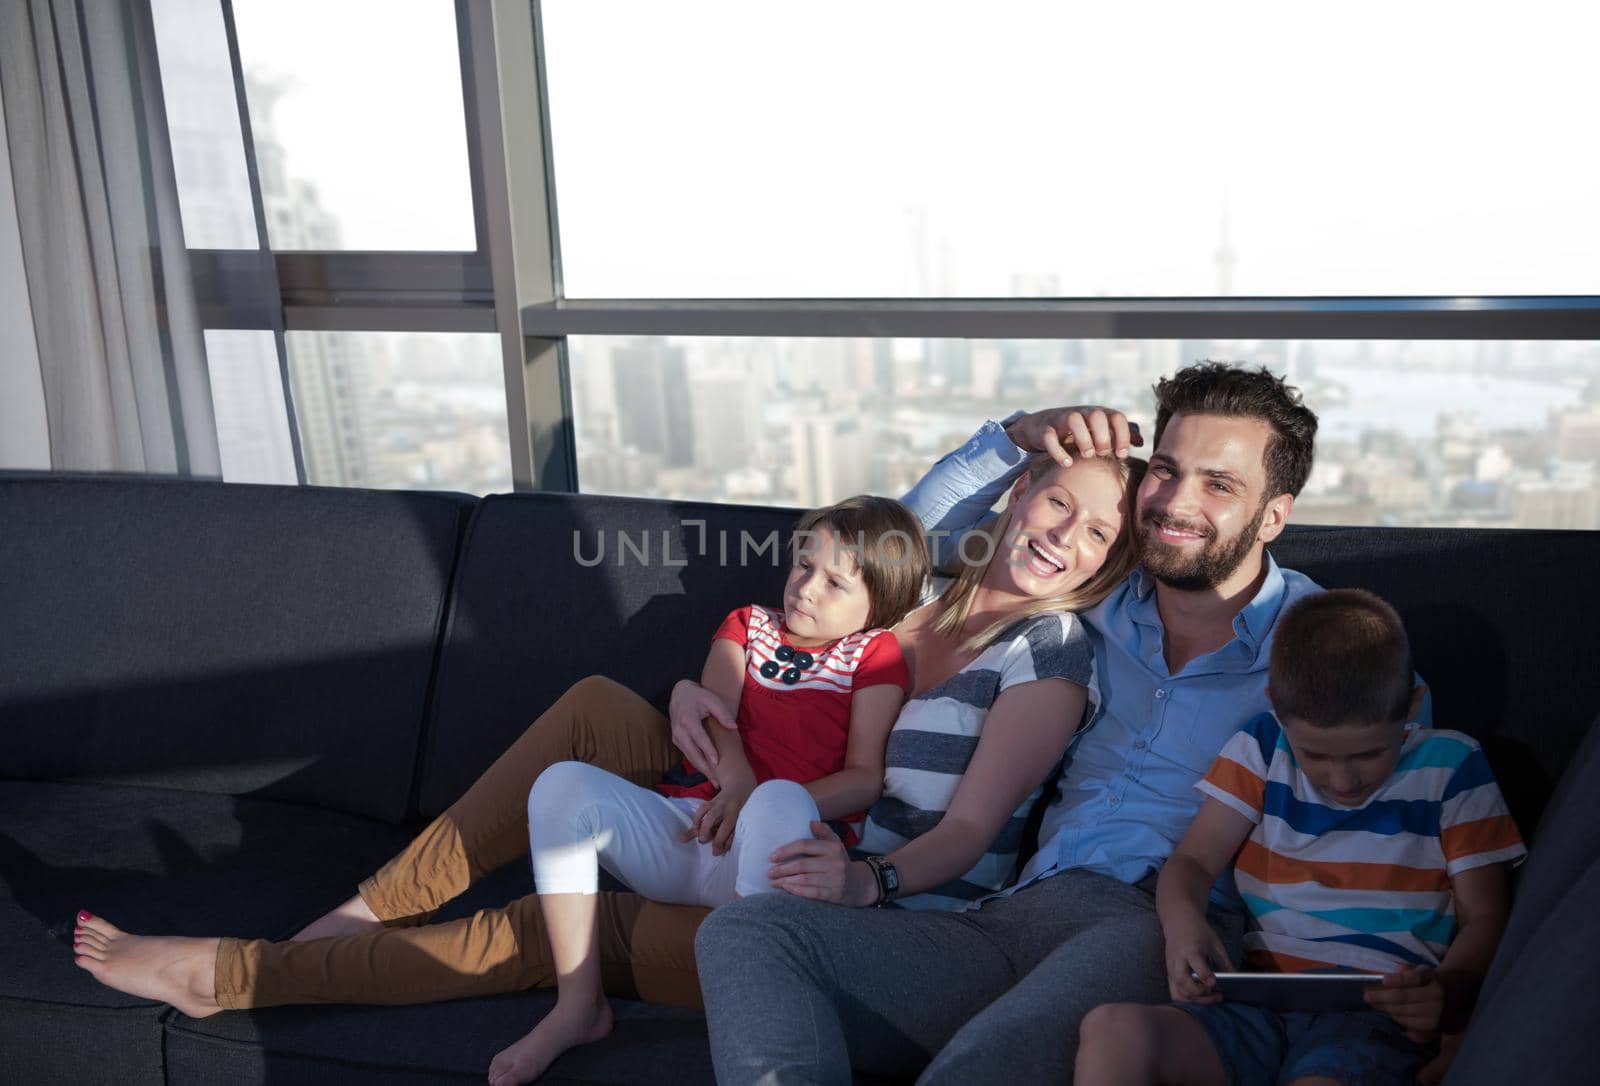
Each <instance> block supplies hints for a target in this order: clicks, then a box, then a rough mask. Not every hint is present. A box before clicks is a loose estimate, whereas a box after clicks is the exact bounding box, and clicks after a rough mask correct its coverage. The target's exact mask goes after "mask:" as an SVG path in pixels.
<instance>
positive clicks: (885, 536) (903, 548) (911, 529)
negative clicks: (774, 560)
mask: <svg viewBox="0 0 1600 1086" xmlns="http://www.w3.org/2000/svg"><path fill="white" fill-rule="evenodd" d="M818 528H826V529H827V530H828V531H830V532H832V533H833V534H834V536H835V537H836V538H837V539H838V541H839V547H840V549H841V550H842V551H844V552H846V553H848V554H850V555H851V556H852V557H854V558H855V562H856V568H857V569H859V570H860V571H861V580H862V582H863V583H864V584H865V585H866V587H867V598H868V599H869V600H871V604H872V605H871V609H870V611H869V612H868V614H867V628H868V629H888V628H889V627H890V626H893V625H894V624H895V623H897V622H899V621H900V620H901V619H903V618H905V617H906V615H908V614H910V613H911V611H912V609H913V608H915V607H916V606H917V600H918V599H919V598H921V596H922V586H923V584H925V583H926V582H927V580H928V573H929V571H930V569H931V567H932V562H931V560H930V559H929V557H928V541H927V540H926V539H925V538H923V535H922V522H921V521H919V520H918V519H917V516H916V514H915V513H913V512H912V511H911V510H910V509H907V508H906V507H905V506H904V505H902V504H901V503H900V502H897V501H895V500H894V499H893V498H880V497H877V496H876V495H873V494H857V495H856V496H855V497H853V498H846V499H844V501H841V502H836V503H834V504H833V505H825V506H823V507H822V508H821V509H813V510H812V511H811V512H809V513H807V514H806V515H805V516H803V517H801V518H800V523H799V524H797V525H796V526H795V535H794V547H795V548H796V549H798V548H799V546H800V545H801V542H802V541H803V540H805V538H806V535H805V533H807V532H814V531H816V530H817V529H818Z"/></svg>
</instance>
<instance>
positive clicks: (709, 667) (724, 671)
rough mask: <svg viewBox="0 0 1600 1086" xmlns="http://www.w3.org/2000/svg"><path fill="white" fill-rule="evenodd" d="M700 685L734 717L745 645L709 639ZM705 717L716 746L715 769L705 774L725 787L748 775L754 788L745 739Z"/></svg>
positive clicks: (753, 774) (740, 690) (741, 687)
mask: <svg viewBox="0 0 1600 1086" xmlns="http://www.w3.org/2000/svg"><path fill="white" fill-rule="evenodd" d="M700 685H701V686H703V687H705V688H706V689H707V690H709V691H711V693H713V694H715V695H716V696H717V697H718V698H720V699H721V701H722V704H724V705H726V706H727V707H728V713H729V715H730V716H731V717H732V718H733V719H734V720H735V721H737V720H738V718H739V699H740V697H741V696H743V694H744V646H742V645H736V644H734V643H733V642H732V641H729V640H728V639H727V638H722V637H719V638H717V639H716V640H715V641H713V642H711V651H710V652H708V653H707V654H706V666H705V667H704V668H702V669H701V671H700ZM707 719H708V720H710V721H712V723H710V724H707V725H706V730H707V731H709V732H710V733H711V742H712V744H713V745H714V746H715V747H716V749H717V764H716V773H715V775H712V774H707V776H710V777H711V779H712V780H713V781H715V782H716V784H717V787H718V788H725V787H727V782H729V781H735V782H737V781H742V780H744V779H745V778H749V781H750V787H751V788H754V787H755V773H754V772H753V771H752V770H751V768H750V762H749V760H748V759H747V758H745V756H744V743H742V742H741V741H740V740H739V730H738V729H737V728H729V727H723V726H721V725H719V724H717V723H716V721H715V718H714V717H708V718H707Z"/></svg>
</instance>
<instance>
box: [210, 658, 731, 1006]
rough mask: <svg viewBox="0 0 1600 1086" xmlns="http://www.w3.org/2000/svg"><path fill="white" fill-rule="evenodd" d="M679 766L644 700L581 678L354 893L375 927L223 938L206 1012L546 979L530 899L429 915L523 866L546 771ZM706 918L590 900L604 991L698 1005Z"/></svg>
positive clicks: (502, 987) (401, 996)
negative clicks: (531, 799)
mask: <svg viewBox="0 0 1600 1086" xmlns="http://www.w3.org/2000/svg"><path fill="white" fill-rule="evenodd" d="M679 757H680V755H679V754H678V752H677V750H676V749H675V748H674V747H673V745H672V739H671V733H670V728H669V725H668V722H667V719H666V718H665V717H663V716H662V715H661V714H660V713H658V712H656V710H655V709H654V708H652V707H651V706H650V704H649V703H648V702H646V701H644V699H642V698H640V697H639V696H638V695H636V694H634V693H633V692H632V691H630V690H628V689H627V688H625V687H623V686H620V685H618V684H617V683H614V682H612V681H610V680H609V679H603V678H599V677H590V678H587V679H584V680H582V681H581V682H579V683H577V684H576V685H575V686H573V687H572V688H571V689H570V690H568V691H567V692H566V693H565V694H563V695H562V697H561V699H560V700H559V701H557V702H556V703H555V704H554V705H552V706H551V707H550V709H549V711H547V712H546V713H545V714H544V715H543V716H541V717H539V719H538V720H535V721H534V722H533V724H532V725H530V726H529V727H528V730H527V731H525V732H523V733H522V737H521V738H520V739H518V740H517V741H516V742H515V743H513V744H512V745H511V749H510V750H508V751H506V752H505V754H503V755H501V756H500V759H499V760H498V761H496V762H495V763H494V765H492V766H490V767H489V769H488V770H487V771H486V772H485V773H484V774H483V776H481V777H479V778H478V780H477V782H476V783H475V784H473V786H472V787H471V788H470V789H468V790H467V793H466V794H465V795H464V796H462V797H461V798H460V799H459V800H457V801H456V803H455V804H454V805H453V806H452V807H451V808H450V809H449V810H448V811H446V812H445V813H444V814H442V815H440V816H439V817H438V818H436V819H435V820H434V821H433V823H432V824H431V825H429V826H428V828H427V829H425V830H423V831H422V833H421V835H420V836H418V837H417V838H416V840H414V841H413V842H412V843H411V844H410V846H409V847H407V848H406V850H405V851H404V852H402V853H400V855H398V856H396V857H395V858H394V859H392V860H390V861H389V862H388V863H387V864H385V865H384V866H383V868H382V869H381V870H379V871H378V873H377V874H375V875H373V876H372V877H371V878H369V879H367V880H366V881H364V882H363V883H362V884H361V887H360V893H361V897H362V899H363V900H364V901H365V902H366V903H367V905H368V906H369V907H370V908H371V909H372V911H373V912H374V913H375V914H377V916H378V917H379V919H381V920H383V921H384V924H385V927H384V928H383V929H381V930H378V931H372V932H368V933H365V934H362V935H353V936H343V937H335V938H329V939H313V940H309V941H307V942H283V943H273V942H268V941H266V940H263V939H251V940H242V939H223V940H222V943H221V945H220V946H219V947H218V949H217V968H216V984H217V1003H218V1005H220V1006H222V1007H225V1008H229V1009H239V1008H246V1007H271V1006H277V1005H280V1004H285V1003H391V1004H392V1003H431V1002H434V1001H436V1000H442V999H459V998H461V997H463V996H479V995H490V994H495V993H500V992H517V991H522V990H525V989H528V988H539V987H549V986H551V985H553V984H555V982H556V976H555V968H554V966H553V965H552V964H551V960H550V943H549V940H548V939H547V938H546V937H545V930H544V918H543V915H542V914H541V912H540V909H539V900H538V898H537V897H535V896H533V895H529V896H527V897H524V898H519V899H517V900H516V901H513V902H512V903H511V904H510V905H507V906H506V907H505V908H503V909H484V910H482V911H481V912H479V913H477V914H475V915H473V916H470V917H466V918H464V919H461V920H453V921H451V922H449V923H447V924H429V923H428V920H429V918H430V917H431V916H432V915H433V913H434V912H435V911H436V910H437V909H438V908H439V907H440V906H441V905H443V904H444V903H445V902H447V901H449V900H450V899H451V898H453V897H455V896H456V895H458V894H460V893H461V892H462V891H463V890H465V889H466V888H467V887H468V886H469V885H471V884H472V883H473V882H474V881H475V880H477V879H479V878H481V877H482V876H484V875H485V874H487V873H489V872H491V871H494V870H496V869H497V868H500V867H503V866H504V865H506V864H508V863H511V862H513V861H516V860H518V859H522V860H523V862H526V857H527V854H528V823H527V802H528V790H529V789H530V788H531V787H532V786H533V782H534V780H535V779H536V778H537V777H538V776H539V774H540V773H542V772H543V771H544V769H545V768H546V767H547V766H550V765H552V764H554V763H556V762H563V761H569V760H576V761H583V762H588V763H590V764H591V765H595V766H599V767H600V768H602V769H607V770H610V771H611V772H613V773H616V774H618V775H619V776H622V777H626V778H628V779H629V780H631V781H634V782H635V783H638V784H643V785H650V784H654V783H655V782H656V781H657V780H659V779H660V777H661V774H662V773H664V772H665V771H666V770H667V769H669V768H670V767H671V766H672V765H674V764H675V763H676V762H677V761H678V759H679ZM308 847H315V845H314V843H312V842H308ZM707 912H708V910H706V909H701V908H695V907H692V906H685V905H663V904H660V903H658V902H654V901H646V900H645V899H644V898H641V897H639V896H638V895H637V894H627V893H602V894H601V895H600V915H599V928H600V961H601V971H602V973H603V975H604V978H605V987H606V991H607V992H610V993H611V994H613V995H621V996H629V997H637V998H640V999H647V1000H651V1001H652V1002H657V1003H672V1004H676V1005H678V1006H682V1007H699V1006H700V984H699V980H698V978H697V977H696V975H695V965H694V933H695V930H696V929H697V928H698V927H699V926H700V921H701V920H702V919H704V917H705V915H706V913H707Z"/></svg>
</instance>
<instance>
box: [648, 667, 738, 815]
mask: <svg viewBox="0 0 1600 1086" xmlns="http://www.w3.org/2000/svg"><path fill="white" fill-rule="evenodd" d="M743 693H744V650H743V648H742V647H741V646H740V645H738V644H737V643H736V642H733V641H730V640H728V639H727V638H725V637H718V638H714V639H713V640H712V642H711V651H710V652H709V653H707V654H706V663H705V667H703V668H701V669H700V681H699V682H698V683H697V682H695V681H694V680H693V679H681V680H679V682H678V684H677V685H676V686H674V687H673V688H672V704H671V705H670V706H669V707H668V710H667V716H668V717H669V718H670V720H671V722H672V742H673V743H674V744H675V745H676V746H677V748H678V750H680V751H681V752H683V756H684V757H685V758H686V759H688V762H689V764H690V765H692V766H694V767H695V768H696V769H698V770H699V771H700V772H701V773H704V774H705V775H706V778H707V779H708V780H710V781H712V782H714V783H715V782H716V781H717V763H718V761H719V760H720V751H721V750H722V745H721V744H719V742H718V740H719V738H722V737H721V736H720V733H721V732H724V731H727V732H729V733H730V734H735V740H736V741H737V737H736V732H737V729H738V727H739V699H740V697H741V696H742V695H743ZM707 721H712V722H715V723H716V724H718V725H720V726H719V727H712V726H711V724H708V723H707ZM743 755H744V747H743V745H740V746H739V749H738V755H737V757H739V758H742V757H743ZM735 768H736V769H737V767H735Z"/></svg>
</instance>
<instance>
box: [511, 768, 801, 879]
mask: <svg viewBox="0 0 1600 1086" xmlns="http://www.w3.org/2000/svg"><path fill="white" fill-rule="evenodd" d="M703 802H704V801H703V800H698V799H686V798H679V797H673V796H663V795H661V794H660V793H659V792H653V791H651V790H650V789H648V788H640V787H639V786H638V785H636V784H633V783H632V782H630V781H626V780H624V779H622V778H621V777H619V776H617V775H616V774H614V773H607V772H606V771H605V770H603V769H596V768H595V767H594V766H592V765H588V764H586V763H584V762H557V763H556V764H555V765H553V766H551V767H550V768H548V769H546V770H545V771H544V772H543V773H541V774H539V779H538V780H536V781H534V782H533V789H532V790H531V791H530V792H529V793H528V843H529V846H530V847H531V850H532V852H533V878H534V882H535V883H536V884H537V886H538V889H539V893H541V894H592V893H595V892H596V891H597V890H598V889H599V879H600V867H601V866H604V867H605V869H606V870H607V871H609V872H611V874H612V875H614V876H616V877H617V878H618V879H621V880H622V881H623V882H625V883H627V884H628V887H629V889H631V890H633V891H634V892H635V893H637V894H642V895H643V896H644V897H647V898H650V899H651V900H653V901H661V902H666V903H669V904H673V905H709V906H716V905H726V904H727V903H728V902H730V901H732V900H734V899H735V898H739V897H745V896H747V895H749V894H760V893H768V892H771V891H772V890H773V889H774V887H773V886H772V884H771V883H770V882H769V881H767V868H768V867H770V866H771V862H772V861H771V856H772V853H773V851H774V850H776V849H777V848H778V846H780V845H786V844H788V843H789V842H791V841H798V840H800V839H801V838H809V837H810V836H811V823H812V822H813V821H815V820H817V819H819V818H820V817H821V816H820V814H819V813H818V812H817V804H816V801H815V800H813V799H812V798H811V793H809V792H807V791H806V790H805V789H804V788H803V787H801V786H800V785H798V784H796V783H795V782H794V781H767V782H765V783H763V784H759V785H757V786H756V790H755V791H754V792H751V793H750V799H749V801H748V802H746V803H745V805H744V809H743V810H741V811H740V812H739V820H738V822H737V823H735V824H734V830H733V841H732V843H731V844H730V847H729V849H728V851H727V852H726V853H724V854H723V855H721V856H715V855H713V854H712V851H711V845H710V844H709V843H708V844H701V843H700V842H699V841H697V840H690V841H688V842H684V841H682V840H680V838H681V837H682V836H683V833H684V831H685V830H687V829H688V828H689V825H690V823H691V822H692V821H693V820H694V815H695V812H696V811H698V810H699V809H700V805H701V804H702V803H703Z"/></svg>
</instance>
